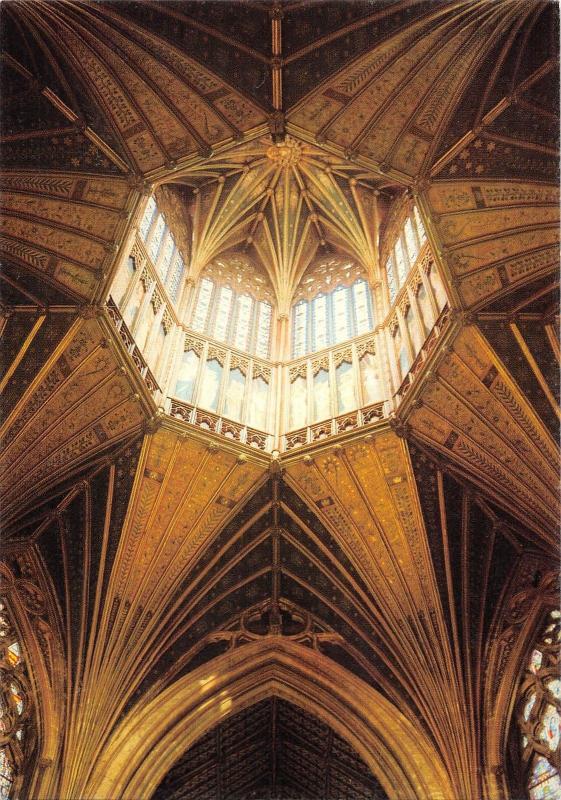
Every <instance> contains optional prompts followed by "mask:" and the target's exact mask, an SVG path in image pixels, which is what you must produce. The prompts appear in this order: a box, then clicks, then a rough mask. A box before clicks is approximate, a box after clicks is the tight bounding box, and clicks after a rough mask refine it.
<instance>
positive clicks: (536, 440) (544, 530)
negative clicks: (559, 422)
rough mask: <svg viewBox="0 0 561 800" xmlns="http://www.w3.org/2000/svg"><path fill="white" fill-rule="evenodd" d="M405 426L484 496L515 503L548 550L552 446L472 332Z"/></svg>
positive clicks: (553, 511) (553, 505) (553, 522)
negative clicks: (460, 469)
mask: <svg viewBox="0 0 561 800" xmlns="http://www.w3.org/2000/svg"><path fill="white" fill-rule="evenodd" d="M408 421H409V424H410V425H411V427H412V429H413V431H414V432H415V433H416V434H418V435H419V436H420V437H421V438H422V439H423V440H424V441H426V442H427V443H429V444H432V445H435V446H437V447H438V448H439V449H440V450H441V451H443V452H446V453H447V455H449V456H450V457H451V458H452V459H455V460H457V461H458V463H459V464H461V465H462V466H463V467H465V468H466V470H467V471H468V472H470V473H472V474H473V475H474V476H475V477H476V479H477V480H478V481H480V482H482V483H483V484H484V485H486V486H487V487H488V489H491V492H496V493H499V494H500V493H503V498H502V501H503V503H505V504H506V505H507V507H508V505H509V504H510V503H511V502H512V501H513V500H514V498H516V500H515V502H516V506H517V510H518V512H519V513H520V514H521V515H523V517H524V518H525V519H526V520H527V524H528V525H529V526H530V527H532V528H533V529H534V530H535V531H536V534H537V535H538V536H540V537H543V538H544V539H546V541H549V542H550V544H551V545H552V546H554V545H555V541H556V538H557V525H558V518H559V506H558V499H557V494H556V491H555V487H556V485H557V458H558V448H557V444H556V442H555V441H554V440H553V439H552V438H551V436H550V434H549V432H548V431H547V430H546V429H545V428H544V427H543V425H542V423H541V421H540V420H539V419H538V418H537V417H536V415H535V412H534V411H533V409H532V407H531V406H530V404H529V403H528V401H527V400H526V398H525V397H524V395H523V394H522V392H521V391H520V389H519V388H518V386H517V385H516V383H515V382H514V381H513V380H512V378H511V377H510V376H509V374H508V372H507V371H506V369H505V367H504V365H503V364H502V363H501V362H500V359H499V358H498V357H497V355H496V354H495V353H494V352H493V350H492V349H491V348H490V347H489V345H488V343H487V342H486V341H485V339H484V338H483V336H481V334H480V333H479V331H478V330H477V328H476V327H475V326H469V327H466V328H464V329H463V330H462V331H461V333H460V334H459V336H458V337H457V338H456V340H455V341H454V343H453V345H452V348H451V352H450V353H448V354H446V355H445V356H444V358H443V359H442V361H441V363H440V364H439V367H438V371H437V374H436V375H435V376H434V379H433V380H431V381H430V383H429V385H428V387H427V389H426V391H425V392H424V393H423V398H422V403H421V404H420V408H415V409H413V411H412V413H411V415H410V417H409V420H408ZM491 487H492V488H491Z"/></svg>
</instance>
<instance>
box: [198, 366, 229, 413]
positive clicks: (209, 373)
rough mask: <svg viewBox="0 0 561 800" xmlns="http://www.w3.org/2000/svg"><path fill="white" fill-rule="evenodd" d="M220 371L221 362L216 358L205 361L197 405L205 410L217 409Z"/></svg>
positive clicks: (220, 379) (220, 378)
mask: <svg viewBox="0 0 561 800" xmlns="http://www.w3.org/2000/svg"><path fill="white" fill-rule="evenodd" d="M222 371H223V370H222V364H221V363H220V362H219V361H217V360H216V359H211V360H210V361H207V362H206V368H205V372H204V376H203V384H202V387H201V396H200V398H199V405H200V406H202V407H203V408H206V409H207V411H216V410H217V407H218V397H219V394H220V383H221V381H222Z"/></svg>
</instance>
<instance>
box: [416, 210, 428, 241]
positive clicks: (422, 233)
mask: <svg viewBox="0 0 561 800" xmlns="http://www.w3.org/2000/svg"><path fill="white" fill-rule="evenodd" d="M413 215H414V217H415V224H416V226H417V233H418V235H419V241H420V243H421V245H423V243H424V242H426V239H427V234H426V231H425V226H424V225H423V220H422V219H421V215H420V214H419V211H418V209H417V206H415V207H414V208H413Z"/></svg>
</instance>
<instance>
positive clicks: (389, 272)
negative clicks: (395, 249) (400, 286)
mask: <svg viewBox="0 0 561 800" xmlns="http://www.w3.org/2000/svg"><path fill="white" fill-rule="evenodd" d="M386 276H387V278H388V289H389V293H390V303H393V301H394V300H395V297H396V295H397V279H396V273H395V258H394V255H393V253H390V255H389V256H388V260H387V261H386Z"/></svg>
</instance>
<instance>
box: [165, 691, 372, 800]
mask: <svg viewBox="0 0 561 800" xmlns="http://www.w3.org/2000/svg"><path fill="white" fill-rule="evenodd" d="M191 797H197V798H200V800H206V799H207V798H208V800H223V799H224V800H226V798H228V800H251V798H259V800H269V798H271V800H272V798H276V797H282V798H286V800H290V798H294V799H295V800H315V799H316V798H324V800H340V798H341V797H353V798H356V800H384V798H386V794H385V792H384V790H383V789H382V787H381V786H380V784H379V783H378V782H377V781H376V780H375V779H374V777H373V776H372V774H371V773H370V771H369V770H368V768H367V767H366V765H365V764H364V763H363V762H362V761H361V760H360V758H359V756H358V755H357V754H356V753H355V752H354V750H352V748H351V747H349V745H348V744H347V743H346V742H345V741H344V740H343V739H341V737H340V736H338V735H337V734H336V733H334V732H333V731H332V730H331V729H330V728H329V727H328V726H327V725H325V724H324V723H322V722H320V721H319V720H318V719H315V718H314V717H313V716H312V715H311V714H309V713H307V712H306V711H303V710H302V709H300V708H297V707H295V706H293V705H292V704H291V703H288V702H287V701H286V700H281V699H279V698H276V697H273V698H271V699H270V700H263V701H261V702H260V703H258V704H256V705H255V706H252V707H251V708H250V709H248V710H247V711H243V712H240V713H239V714H236V715H235V716H233V717H231V718H230V719H228V720H227V721H226V722H224V723H223V724H222V725H219V726H218V727H217V728H216V729H215V730H214V731H212V732H211V733H209V734H207V735H206V736H205V737H203V738H202V739H201V740H200V741H199V742H197V744H196V745H195V746H194V747H192V748H190V749H189V750H188V751H187V753H186V754H185V756H184V757H183V758H182V759H181V760H180V761H179V762H178V763H177V764H176V765H175V766H174V767H173V769H172V770H171V771H170V772H169V773H168V775H167V776H166V778H165V779H164V781H163V782H162V783H161V784H160V786H159V787H158V789H157V790H156V793H155V795H154V798H155V800H164V798H165V800H184V799H185V800H187V798H191Z"/></svg>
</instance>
